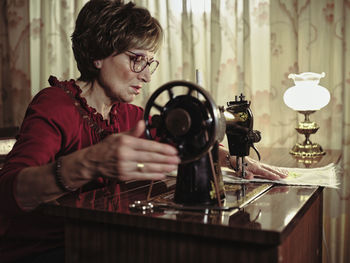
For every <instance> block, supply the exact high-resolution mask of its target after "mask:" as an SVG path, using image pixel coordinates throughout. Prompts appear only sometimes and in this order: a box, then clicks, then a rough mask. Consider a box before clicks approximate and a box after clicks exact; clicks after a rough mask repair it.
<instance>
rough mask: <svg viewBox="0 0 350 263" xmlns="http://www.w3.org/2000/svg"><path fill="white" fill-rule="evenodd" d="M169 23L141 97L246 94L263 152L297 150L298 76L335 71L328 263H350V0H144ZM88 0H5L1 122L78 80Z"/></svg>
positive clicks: (322, 119) (324, 121)
mask: <svg viewBox="0 0 350 263" xmlns="http://www.w3.org/2000/svg"><path fill="white" fill-rule="evenodd" d="M135 1H136V3H137V4H139V5H142V6H145V7H147V8H148V9H149V10H150V11H151V12H152V14H153V15H155V16H156V17H157V18H158V19H159V20H160V22H161V24H162V25H163V28H164V30H165V38H164V44H163V46H162V48H161V50H160V51H159V52H158V54H157V57H158V59H159V60H160V62H161V64H160V68H159V70H157V72H156V73H155V74H154V76H153V81H152V83H151V84H150V85H148V87H146V88H145V89H143V93H142V95H141V96H139V97H138V98H137V100H136V101H135V103H136V104H138V105H141V106H144V105H145V103H146V102H147V98H148V97H149V96H150V94H151V93H152V92H153V91H154V90H155V89H156V88H158V87H159V86H161V85H162V84H164V83H166V82H168V81H170V80H177V79H186V80H190V81H196V79H195V71H196V70H197V69H198V70H199V71H200V75H201V85H202V86H203V87H204V88H205V89H207V90H208V91H210V93H211V94H212V95H213V98H214V100H215V101H216V103H217V104H218V105H226V102H227V101H228V100H232V99H233V97H234V95H238V94H240V93H241V92H243V93H244V94H245V95H246V96H247V98H248V99H249V100H251V102H252V110H253V113H254V117H255V123H254V126H255V129H258V130H260V131H262V137H263V139H262V142H261V143H259V145H258V146H267V147H284V148H290V147H291V146H292V145H293V144H295V142H297V141H301V140H302V139H303V138H301V137H298V136H297V134H296V132H295V130H294V127H295V126H296V124H297V121H298V120H299V119H300V118H301V116H298V114H297V113H295V112H293V111H292V110H291V109H289V108H287V106H285V105H284V103H283V93H284V92H285V91H286V89H287V88H288V87H290V86H292V85H293V82H292V81H291V80H290V79H288V78H287V76H288V74H289V73H300V72H306V71H311V72H317V73H321V72H325V73H326V77H325V78H324V79H322V80H321V83H320V84H321V85H322V86H324V87H326V88H327V89H328V90H329V91H330V93H331V101H330V103H329V104H328V105H327V106H326V107H325V108H323V109H322V110H320V111H319V112H316V113H315V114H313V115H312V116H311V118H312V120H314V121H316V122H317V123H318V124H319V125H320V127H321V128H320V130H319V131H318V132H317V134H315V135H313V136H311V140H313V141H316V142H318V143H320V144H321V145H322V146H323V147H324V148H325V149H338V150H341V151H342V153H343V159H342V161H343V167H344V169H343V171H342V173H341V175H340V180H341V185H340V188H339V189H337V190H329V189H326V191H325V195H324V199H325V206H324V212H325V213H324V251H323V252H324V262H332V263H335V262H337V263H338V262H350V252H349V251H350V250H349V249H347V248H348V246H349V244H350V240H349V239H350V223H349V221H350V219H349V215H350V201H349V199H350V185H349V184H350V179H349V176H350V173H349V160H350V158H349V156H350V106H349V103H348V101H349V100H350V54H349V52H350V0H333V1H332V0H293V1H292V0H230V1H227V0H182V1H180V0H177V1H173V0H135ZM85 2H86V0H79V1H78V0H74V1H73V0H71V1H66V0H60V1H59V0H29V1H21V0H5V1H2V3H1V7H0V8H1V10H0V11H1V18H0V19H1V22H0V23H1V24H0V41H1V42H0V54H1V59H2V63H0V69H1V71H0V83H1V87H0V92H1V101H0V112H1V114H0V125H2V126H7V125H16V124H20V122H21V121H22V118H23V115H24V110H25V108H26V105H27V103H28V102H29V100H30V98H31V97H32V96H33V95H35V94H36V93H37V92H38V91H39V90H40V89H42V88H44V87H46V86H47V85H48V84H47V79H48V77H49V75H51V74H52V75H55V76H57V77H58V78H59V79H70V78H76V77H77V76H78V73H77V70H76V68H75V62H74V59H73V55H72V52H71V44H70V35H71V33H72V30H73V27H74V19H75V17H76V15H77V12H78V11H79V9H80V8H81V6H82V5H83V4H84V3H85Z"/></svg>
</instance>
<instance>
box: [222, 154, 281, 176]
mask: <svg viewBox="0 0 350 263" xmlns="http://www.w3.org/2000/svg"><path fill="white" fill-rule="evenodd" d="M219 156H220V157H219V158H220V164H221V166H227V167H229V168H234V167H236V157H235V156H229V153H228V149H226V148H224V147H220V153H219ZM245 162H246V166H245V172H246V174H245V178H246V179H253V178H254V177H259V178H264V179H269V180H280V179H283V178H286V177H287V176H288V170H286V169H283V168H280V167H277V166H273V165H269V164H265V163H262V162H259V161H256V160H254V159H253V158H250V157H248V156H247V157H245ZM241 173H242V167H240V169H239V170H238V171H237V174H239V175H241Z"/></svg>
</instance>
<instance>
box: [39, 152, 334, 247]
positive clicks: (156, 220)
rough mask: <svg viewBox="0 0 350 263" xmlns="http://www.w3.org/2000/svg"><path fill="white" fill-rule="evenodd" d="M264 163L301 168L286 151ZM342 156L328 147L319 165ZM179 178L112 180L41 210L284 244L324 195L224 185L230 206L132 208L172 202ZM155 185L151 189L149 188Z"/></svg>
mask: <svg viewBox="0 0 350 263" xmlns="http://www.w3.org/2000/svg"><path fill="white" fill-rule="evenodd" d="M261 154H262V161H263V162H265V163H269V164H273V165H279V166H285V167H302V166H301V163H300V162H298V160H295V159H293V158H292V157H291V156H290V155H289V154H288V150H286V149H263V150H262V151H261ZM338 159H339V151H327V154H326V155H325V156H323V158H322V159H321V160H319V162H318V163H314V164H312V165H311V167H319V166H323V165H326V164H329V163H331V162H336V161H337V160H338ZM175 184H176V178H174V177H169V178H167V179H166V180H164V181H157V182H154V183H153V184H152V188H151V184H150V182H136V181H134V182H128V183H123V184H117V183H111V184H110V185H109V186H108V187H104V188H101V189H96V190H91V191H88V192H84V193H79V194H77V193H73V194H71V195H67V196H64V197H63V198H61V199H59V200H58V203H56V204H47V205H45V206H43V207H42V208H41V212H44V213H45V214H49V215H55V216H63V217H65V218H67V219H71V220H82V221H89V222H98V223H105V224H116V225H123V226H128V227H137V228H142V229H149V230H154V231H166V232H169V233H178V234H186V235H195V236H199V237H212V238H218V239H224V240H231V241H237V242H238V241H239V242H251V243H255V244H265V245H268V244H271V245H272V244H280V243H281V242H282V241H283V240H284V239H285V238H286V236H287V235H288V233H289V232H290V231H291V230H292V228H293V227H294V225H295V222H296V221H297V220H299V218H300V217H301V216H302V215H303V214H304V213H305V212H306V211H307V210H308V208H309V207H310V206H311V205H312V202H313V200H315V199H316V198H317V197H318V196H319V195H320V194H321V193H322V188H321V187H309V186H285V185H273V184H269V183H260V184H258V183H248V184H225V193H226V199H225V201H224V204H223V207H224V208H227V209H223V210H219V209H211V207H209V208H208V209H205V208H203V207H200V208H199V209H192V208H191V209H187V208H186V207H185V208H176V209H174V207H171V206H170V207H166V206H165V207H162V206H159V207H157V206H155V207H153V208H152V209H146V210H142V209H136V210H135V209H131V208H130V205H131V204H133V203H134V202H135V201H137V200H141V201H145V200H147V199H149V201H151V202H153V203H154V204H157V202H163V201H164V200H171V199H172V196H173V193H174V189H175ZM150 189H151V191H150Z"/></svg>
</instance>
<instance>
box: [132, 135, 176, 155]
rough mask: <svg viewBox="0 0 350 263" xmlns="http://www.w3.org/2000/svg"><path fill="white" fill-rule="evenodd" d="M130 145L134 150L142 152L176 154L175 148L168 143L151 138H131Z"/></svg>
mask: <svg viewBox="0 0 350 263" xmlns="http://www.w3.org/2000/svg"><path fill="white" fill-rule="evenodd" d="M130 145H131V146H132V148H133V149H134V150H136V151H143V152H150V153H151V152H156V153H160V154H166V155H177V154H178V151H177V149H176V148H175V147H173V146H171V145H169V144H165V143H160V142H157V141H152V140H146V139H142V138H133V140H130Z"/></svg>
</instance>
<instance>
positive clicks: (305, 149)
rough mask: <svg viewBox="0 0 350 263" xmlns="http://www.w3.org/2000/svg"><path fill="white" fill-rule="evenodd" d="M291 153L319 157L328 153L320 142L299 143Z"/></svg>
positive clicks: (298, 155)
mask: <svg viewBox="0 0 350 263" xmlns="http://www.w3.org/2000/svg"><path fill="white" fill-rule="evenodd" d="M289 153H290V154H292V155H294V156H297V157H307V158H314V157H319V156H323V155H325V154H326V152H325V151H323V149H322V147H321V145H319V144H318V143H307V144H300V143H297V144H295V145H294V146H293V148H292V149H291V150H290V151H289Z"/></svg>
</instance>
